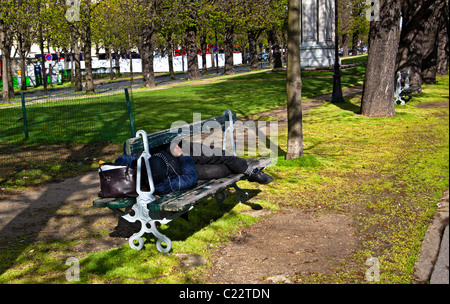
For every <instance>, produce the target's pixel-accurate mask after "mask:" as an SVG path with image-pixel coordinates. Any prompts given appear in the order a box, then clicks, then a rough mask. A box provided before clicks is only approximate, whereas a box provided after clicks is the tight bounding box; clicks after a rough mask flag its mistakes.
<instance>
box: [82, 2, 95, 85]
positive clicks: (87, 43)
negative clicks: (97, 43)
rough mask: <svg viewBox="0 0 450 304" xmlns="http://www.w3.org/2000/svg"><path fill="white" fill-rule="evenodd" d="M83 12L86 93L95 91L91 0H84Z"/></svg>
mask: <svg viewBox="0 0 450 304" xmlns="http://www.w3.org/2000/svg"><path fill="white" fill-rule="evenodd" d="M82 8H83V9H82V12H83V23H84V25H83V27H82V28H83V31H82V37H83V53H84V62H85V70H86V75H85V77H86V93H93V92H94V78H93V75H92V55H91V49H92V37H91V22H92V21H91V10H92V8H91V0H84V1H83V5H82Z"/></svg>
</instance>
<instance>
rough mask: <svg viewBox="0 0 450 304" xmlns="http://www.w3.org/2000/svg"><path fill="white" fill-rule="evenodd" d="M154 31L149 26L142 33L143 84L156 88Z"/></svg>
mask: <svg viewBox="0 0 450 304" xmlns="http://www.w3.org/2000/svg"><path fill="white" fill-rule="evenodd" d="M152 36H153V31H152V30H151V29H150V28H148V26H147V27H145V28H144V30H143V33H142V47H141V50H142V54H141V59H142V77H143V85H144V87H147V88H154V87H155V86H156V85H155V72H154V70H153V45H152Z"/></svg>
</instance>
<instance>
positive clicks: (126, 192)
mask: <svg viewBox="0 0 450 304" xmlns="http://www.w3.org/2000/svg"><path fill="white" fill-rule="evenodd" d="M98 171H99V175H100V192H99V193H98V196H99V197H110V198H121V197H138V194H137V192H136V171H137V170H136V169H135V168H131V167H129V166H123V165H115V164H112V163H104V164H102V165H101V166H100V168H99V170H98Z"/></svg>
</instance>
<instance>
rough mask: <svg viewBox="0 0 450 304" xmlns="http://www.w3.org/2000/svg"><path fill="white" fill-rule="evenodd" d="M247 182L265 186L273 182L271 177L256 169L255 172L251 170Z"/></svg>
mask: <svg viewBox="0 0 450 304" xmlns="http://www.w3.org/2000/svg"><path fill="white" fill-rule="evenodd" d="M247 180H248V181H249V182H255V183H258V184H261V185H267V184H268V183H270V182H272V181H273V177H272V176H270V175H267V174H265V173H264V172H262V171H261V170H259V169H258V168H256V169H255V170H253V172H252V174H250V176H249V177H248V178H247Z"/></svg>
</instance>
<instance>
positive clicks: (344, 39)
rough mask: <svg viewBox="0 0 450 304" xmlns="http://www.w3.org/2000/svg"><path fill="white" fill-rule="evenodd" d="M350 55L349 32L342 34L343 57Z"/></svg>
mask: <svg viewBox="0 0 450 304" xmlns="http://www.w3.org/2000/svg"><path fill="white" fill-rule="evenodd" d="M347 56H348V34H342V57H347Z"/></svg>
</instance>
